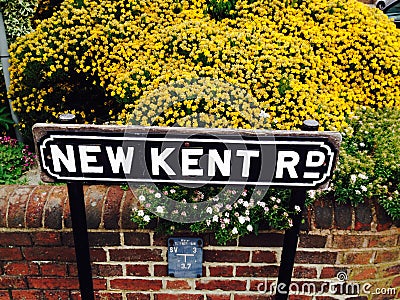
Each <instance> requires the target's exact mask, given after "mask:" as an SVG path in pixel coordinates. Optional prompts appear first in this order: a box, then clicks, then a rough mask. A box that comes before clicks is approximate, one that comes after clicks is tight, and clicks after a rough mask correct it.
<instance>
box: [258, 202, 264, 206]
mask: <svg viewBox="0 0 400 300" xmlns="http://www.w3.org/2000/svg"><path fill="white" fill-rule="evenodd" d="M257 205H258V206H261V207H265V202H262V201H258V202H257Z"/></svg>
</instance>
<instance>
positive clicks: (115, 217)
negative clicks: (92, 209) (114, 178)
mask: <svg viewBox="0 0 400 300" xmlns="http://www.w3.org/2000/svg"><path fill="white" fill-rule="evenodd" d="M123 195H124V191H123V190H121V188H120V187H119V186H110V188H109V189H108V192H107V196H106V202H105V204H104V217H103V219H104V228H105V229H119V219H120V217H121V216H120V208H121V200H122V197H123Z"/></svg>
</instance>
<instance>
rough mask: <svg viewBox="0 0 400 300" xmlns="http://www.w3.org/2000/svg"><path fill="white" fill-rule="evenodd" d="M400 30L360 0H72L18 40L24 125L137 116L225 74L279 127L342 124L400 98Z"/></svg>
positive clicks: (14, 88)
mask: <svg viewBox="0 0 400 300" xmlns="http://www.w3.org/2000/svg"><path fill="white" fill-rule="evenodd" d="M398 41H399V31H398V30H397V29H396V28H395V26H394V24H393V22H391V21H389V20H388V18H387V17H386V16H385V15H384V14H383V13H382V12H380V11H379V10H377V9H371V8H368V7H367V6H365V5H364V4H362V3H359V2H358V1H356V0H348V1H344V2H343V1H326V0H325V1H312V0H307V1H306V0H303V1H266V0H264V1H262V0H259V1H250V0H238V1H233V0H229V1H211V0H209V1H206V0H196V1H180V2H176V1H172V0H170V1H161V0H158V1H127V0H119V1H78V2H77V1H72V0H67V1H65V2H63V3H62V4H61V6H60V9H59V10H57V11H56V12H55V13H54V14H53V15H52V16H51V17H50V18H49V19H46V20H44V21H43V22H42V23H40V24H39V25H38V27H37V29H36V31H35V32H33V33H31V34H29V35H27V36H26V37H24V38H22V39H20V40H19V41H18V43H16V44H15V45H14V46H13V47H12V49H11V50H12V51H11V52H12V70H11V71H12V78H13V80H12V85H11V96H12V97H13V99H14V104H15V107H16V109H17V110H18V112H19V115H20V118H21V120H22V121H21V122H22V126H28V127H30V126H31V125H32V124H33V123H35V122H38V121H41V122H43V121H52V120H54V119H55V117H57V116H58V115H59V114H60V113H65V112H75V113H76V114H77V115H78V116H79V117H80V121H82V122H84V121H86V122H97V123H102V122H106V121H110V120H114V121H118V122H120V123H123V122H125V113H126V111H124V106H125V105H126V104H130V105H133V106H134V107H133V108H130V107H128V108H129V109H134V108H135V105H138V104H139V103H140V97H141V96H142V94H143V93H145V92H146V91H152V90H154V89H155V88H157V87H158V86H159V85H160V84H168V83H170V82H172V81H175V80H177V79H191V78H197V77H213V78H221V79H223V80H225V81H226V82H228V83H230V84H233V85H237V86H238V87H240V88H242V89H244V90H245V91H247V92H248V93H250V94H251V95H252V96H253V97H254V98H255V99H256V100H257V102H258V103H259V106H260V108H261V109H262V110H264V112H265V115H266V116H268V118H266V120H265V124H270V125H271V126H272V127H273V128H278V129H293V128H299V126H300V124H301V123H302V121H303V120H305V119H308V118H312V119H316V120H318V121H319V122H320V124H321V129H336V130H342V129H343V128H345V127H346V116H349V115H351V113H352V112H353V111H354V110H355V108H356V107H358V106H359V105H366V106H370V107H374V108H378V107H386V106H398V102H397V100H396V99H398V97H399V94H400V88H399V86H400V85H399V76H398V69H399V56H400V54H399V52H398V51H397V49H398V47H399V42H398Z"/></svg>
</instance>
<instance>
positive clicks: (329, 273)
mask: <svg viewBox="0 0 400 300" xmlns="http://www.w3.org/2000/svg"><path fill="white" fill-rule="evenodd" d="M339 272H345V273H346V274H347V273H348V271H347V270H346V269H343V268H339V267H323V268H322V271H321V275H320V278H321V279H326V278H336V276H337V274H338V273H339Z"/></svg>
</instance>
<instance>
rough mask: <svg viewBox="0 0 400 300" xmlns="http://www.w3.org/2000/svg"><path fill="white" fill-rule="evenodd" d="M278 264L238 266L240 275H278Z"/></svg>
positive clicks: (237, 271)
mask: <svg viewBox="0 0 400 300" xmlns="http://www.w3.org/2000/svg"><path fill="white" fill-rule="evenodd" d="M278 271H279V267H278V266H257V267H255V266H237V267H236V276H238V277H242V276H244V277H275V276H278Z"/></svg>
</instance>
